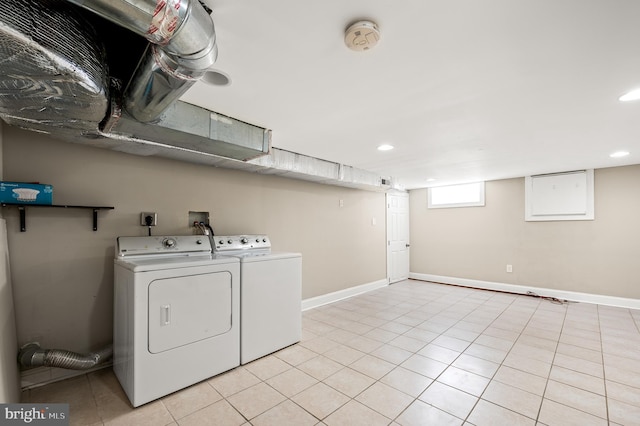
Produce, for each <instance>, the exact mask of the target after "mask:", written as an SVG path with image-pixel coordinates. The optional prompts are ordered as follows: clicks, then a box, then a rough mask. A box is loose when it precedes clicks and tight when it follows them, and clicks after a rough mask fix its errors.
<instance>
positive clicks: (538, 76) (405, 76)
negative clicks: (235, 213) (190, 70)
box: [182, 0, 640, 189]
mask: <svg viewBox="0 0 640 426" xmlns="http://www.w3.org/2000/svg"><path fill="white" fill-rule="evenodd" d="M207 3H208V4H209V6H210V7H212V9H213V14H212V17H213V20H214V23H215V26H216V33H217V37H218V47H219V58H218V61H217V63H216V64H215V66H214V67H215V69H216V70H219V71H221V72H223V73H225V74H227V75H228V76H229V77H230V78H231V80H232V83H231V85H229V86H226V87H219V86H218V87H216V86H211V85H207V84H205V83H203V82H199V83H197V84H196V85H195V86H194V87H193V88H191V89H190V91H189V92H187V93H186V94H185V95H184V96H183V98H182V100H184V101H187V102H190V103H193V104H196V105H199V106H201V107H205V108H207V109H210V110H213V111H216V112H219V113H222V114H226V115H229V116H231V117H234V118H237V119H240V120H243V121H246V122H248V123H251V124H255V125H259V126H262V127H267V128H270V129H272V130H273V146H275V147H278V148H281V149H285V150H290V151H294V152H298V153H302V154H306V155H309V156H313V157H318V158H322V159H325V160H331V161H335V162H339V163H343V164H346V165H350V166H354V167H358V168H362V169H366V170H370V171H373V172H376V173H379V174H380V176H382V177H390V178H391V179H392V180H393V181H394V183H396V184H399V185H400V186H401V187H405V188H407V189H411V188H419V187H425V186H433V185H443V184H451V183H460V182H469V181H477V180H493V179H502V178H510V177H521V176H526V175H530V174H539V173H551V172H560V171H568V170H576V169H584V168H601V167H610V166H619V165H626V164H638V163H640V137H639V136H640V101H637V102H631V103H621V102H619V101H618V100H617V99H618V97H619V96H620V95H622V94H624V93H625V92H627V91H629V90H631V89H633V88H637V87H640V24H638V22H639V21H640V2H639V1H637V0H561V1H558V0H483V1H478V0H405V1H392V0H324V1H321V2H308V1H300V0H272V1H264V0H208V1H207ZM362 18H368V19H371V20H374V21H375V22H376V23H377V24H378V26H379V28H380V32H381V40H380V43H379V44H378V46H377V47H375V48H374V49H372V50H370V51H366V52H354V51H351V50H349V49H348V48H347V47H346V46H345V44H344V30H345V29H346V27H347V26H348V25H349V24H350V23H352V22H353V21H355V20H359V19H362ZM382 143H389V144H392V145H394V146H395V149H394V150H392V151H388V152H380V151H377V150H376V147H377V146H378V145H380V144H382ZM617 150H627V151H630V152H631V155H629V156H628V157H625V158H623V159H612V158H610V157H609V154H610V153H612V152H613V151H617ZM428 178H432V179H436V180H435V181H433V182H429V183H427V179H428Z"/></svg>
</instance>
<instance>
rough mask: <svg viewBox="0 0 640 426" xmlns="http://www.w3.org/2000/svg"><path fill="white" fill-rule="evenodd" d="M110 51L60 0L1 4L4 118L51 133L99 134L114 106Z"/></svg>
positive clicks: (0, 103) (0, 92) (0, 101)
mask: <svg viewBox="0 0 640 426" xmlns="http://www.w3.org/2000/svg"><path fill="white" fill-rule="evenodd" d="M107 88H108V84H107V69H106V58H105V51H104V49H102V47H101V44H100V43H99V42H98V36H97V34H96V33H95V31H94V30H93V28H92V27H91V26H90V25H88V24H87V21H86V20H85V19H84V18H83V17H82V16H81V15H80V14H78V13H75V11H74V10H69V7H68V4H67V3H66V2H63V1H59V0H58V1H55V0H41V1H36V0H31V1H19V2H12V1H4V0H3V1H0V116H2V118H3V119H4V120H5V121H7V122H8V123H10V124H14V125H16V126H20V127H24V128H28V129H31V130H40V131H43V132H46V133H53V132H55V133H64V132H66V133H69V134H78V133H83V132H85V131H95V130H96V127H97V125H96V123H99V122H100V121H101V120H102V119H103V118H104V115H105V112H106V110H107V106H108V93H107Z"/></svg>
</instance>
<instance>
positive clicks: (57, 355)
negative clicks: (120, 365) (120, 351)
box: [18, 343, 113, 370]
mask: <svg viewBox="0 0 640 426" xmlns="http://www.w3.org/2000/svg"><path fill="white" fill-rule="evenodd" d="M112 355H113V347H112V346H111V345H109V346H107V347H106V348H104V349H102V350H101V351H98V352H94V353H89V354H79V353H76V352H71V351H67V350H65V349H42V348H41V347H40V345H39V344H38V343H29V344H27V345H25V346H23V347H22V348H21V349H20V353H19V354H18V361H19V362H20V365H21V366H22V367H25V368H32V367H43V366H44V367H56V368H67V369H70V370H88V369H89V368H93V367H95V366H96V365H98V364H101V363H103V362H105V361H107V360H108V359H109V358H111V356H112Z"/></svg>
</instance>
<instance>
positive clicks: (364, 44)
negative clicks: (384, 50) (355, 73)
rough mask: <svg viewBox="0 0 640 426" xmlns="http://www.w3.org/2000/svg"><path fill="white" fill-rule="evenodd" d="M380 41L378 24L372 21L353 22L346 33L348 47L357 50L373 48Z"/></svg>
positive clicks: (345, 40) (345, 38) (345, 39)
mask: <svg viewBox="0 0 640 426" xmlns="http://www.w3.org/2000/svg"><path fill="white" fill-rule="evenodd" d="M378 41H380V31H379V30H378V25H377V24H376V23H375V22H371V21H358V22H354V23H353V24H351V25H350V26H349V27H348V28H347V30H346V31H345V34H344V42H345V44H346V45H347V47H348V48H349V49H351V50H355V51H356V52H363V51H365V50H370V49H373V48H374V47H375V46H376V45H377V44H378Z"/></svg>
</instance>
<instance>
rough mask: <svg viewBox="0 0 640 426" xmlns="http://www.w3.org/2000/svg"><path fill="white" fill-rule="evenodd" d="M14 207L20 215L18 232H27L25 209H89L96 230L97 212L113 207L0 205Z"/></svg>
mask: <svg viewBox="0 0 640 426" xmlns="http://www.w3.org/2000/svg"><path fill="white" fill-rule="evenodd" d="M9 206H15V207H18V212H19V213H20V232H26V231H27V207H53V208H63V209H91V210H92V211H93V230H94V231H97V230H98V210H113V209H114V207H107V206H99V207H98V206H71V205H63V204H19V203H2V207H9Z"/></svg>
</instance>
